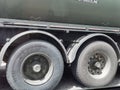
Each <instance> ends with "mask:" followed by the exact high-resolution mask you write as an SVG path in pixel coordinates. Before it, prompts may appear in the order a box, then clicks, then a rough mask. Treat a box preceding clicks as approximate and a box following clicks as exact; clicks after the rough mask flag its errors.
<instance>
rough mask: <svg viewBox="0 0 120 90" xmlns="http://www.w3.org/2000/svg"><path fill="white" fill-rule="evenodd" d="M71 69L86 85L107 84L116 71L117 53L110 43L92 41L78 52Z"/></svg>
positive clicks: (98, 85) (97, 85)
mask: <svg viewBox="0 0 120 90" xmlns="http://www.w3.org/2000/svg"><path fill="white" fill-rule="evenodd" d="M77 56H78V57H77V58H76V62H75V63H73V66H72V70H73V75H75V77H76V79H77V80H78V81H79V82H80V83H82V84H83V85H85V86H87V87H100V86H105V85H107V84H109V83H110V82H111V81H112V79H113V78H114V76H115V74H116V72H117V66H118V62H117V55H116V52H115V50H114V49H113V47H112V46H111V45H109V44H108V43H106V42H103V41H94V42H92V43H90V44H88V45H87V46H86V47H85V48H84V49H82V51H79V52H78V55H77Z"/></svg>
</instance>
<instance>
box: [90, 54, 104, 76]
mask: <svg viewBox="0 0 120 90" xmlns="http://www.w3.org/2000/svg"><path fill="white" fill-rule="evenodd" d="M105 65H106V60H105V57H104V55H102V54H101V53H95V54H94V55H93V56H91V57H90V59H89V61H88V71H89V73H90V74H92V75H100V74H102V70H103V69H104V67H105Z"/></svg>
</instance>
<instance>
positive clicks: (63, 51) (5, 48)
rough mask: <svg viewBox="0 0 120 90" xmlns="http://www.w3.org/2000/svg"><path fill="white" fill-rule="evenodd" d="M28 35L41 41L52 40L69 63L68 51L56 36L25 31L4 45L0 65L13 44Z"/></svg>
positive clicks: (42, 32) (35, 31) (0, 54)
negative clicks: (43, 39)
mask: <svg viewBox="0 0 120 90" xmlns="http://www.w3.org/2000/svg"><path fill="white" fill-rule="evenodd" d="M27 35H38V36H39V37H38V38H35V39H40V38H41V37H42V38H43V37H44V38H49V39H50V40H52V41H51V43H52V44H54V45H55V46H56V47H57V48H58V49H59V50H60V52H61V54H62V56H63V59H64V61H65V62H68V59H67V53H66V49H65V47H64V45H63V44H62V43H61V42H60V40H59V39H58V38H57V37H56V36H54V35H52V34H51V33H48V32H45V31H40V30H30V31H24V32H22V33H19V34H17V35H15V36H13V37H12V38H11V39H10V40H8V41H7V42H6V43H5V44H4V46H3V47H2V49H1V51H0V65H1V64H2V61H3V60H4V58H5V55H6V53H7V50H8V49H9V48H10V46H11V45H12V44H14V43H15V42H17V41H19V39H21V38H23V37H25V36H27ZM46 40H47V39H46Z"/></svg>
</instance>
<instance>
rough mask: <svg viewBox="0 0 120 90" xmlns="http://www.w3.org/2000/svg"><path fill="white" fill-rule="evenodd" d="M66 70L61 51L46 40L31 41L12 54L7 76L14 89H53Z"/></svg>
mask: <svg viewBox="0 0 120 90" xmlns="http://www.w3.org/2000/svg"><path fill="white" fill-rule="evenodd" d="M63 70H64V63H63V58H62V55H61V53H60V51H59V50H58V49H57V48H56V47H55V46H54V45H52V44H50V43H49V42H46V41H42V40H40V41H37V40H36V41H29V42H27V43H25V44H23V45H21V46H20V47H18V48H17V49H16V50H15V51H14V53H13V54H12V55H11V57H10V60H9V63H8V65H7V71H6V76H7V80H8V82H9V84H10V86H11V87H12V88H13V89H14V90H53V89H54V88H55V87H56V86H57V84H58V83H59V82H60V80H61V78H62V75H63Z"/></svg>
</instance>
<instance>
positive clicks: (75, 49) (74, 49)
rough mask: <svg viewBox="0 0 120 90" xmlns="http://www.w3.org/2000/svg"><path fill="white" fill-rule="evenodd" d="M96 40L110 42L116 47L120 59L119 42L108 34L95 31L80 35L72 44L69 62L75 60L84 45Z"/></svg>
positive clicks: (69, 51)
mask: <svg viewBox="0 0 120 90" xmlns="http://www.w3.org/2000/svg"><path fill="white" fill-rule="evenodd" d="M95 40H101V41H105V42H107V43H109V44H110V45H111V46H112V47H113V48H114V50H115V52H116V54H117V58H118V60H119V59H120V51H119V47H118V45H117V43H116V42H115V41H114V40H113V39H112V38H111V37H110V36H108V35H106V34H100V33H94V34H88V35H87V36H83V37H80V38H79V39H77V40H76V42H77V43H75V44H73V45H71V46H70V47H69V48H68V51H67V55H68V60H69V62H70V63H72V62H74V60H75V58H76V56H77V53H78V51H79V49H81V48H82V47H84V45H86V44H87V43H88V42H90V41H95ZM70 48H72V49H70Z"/></svg>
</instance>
